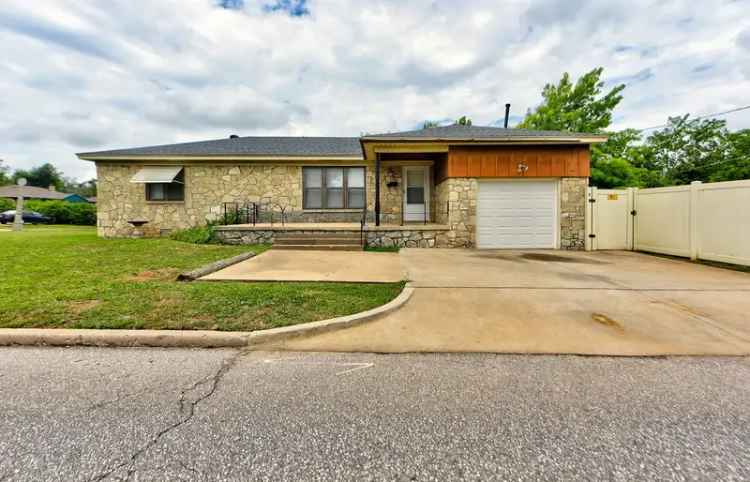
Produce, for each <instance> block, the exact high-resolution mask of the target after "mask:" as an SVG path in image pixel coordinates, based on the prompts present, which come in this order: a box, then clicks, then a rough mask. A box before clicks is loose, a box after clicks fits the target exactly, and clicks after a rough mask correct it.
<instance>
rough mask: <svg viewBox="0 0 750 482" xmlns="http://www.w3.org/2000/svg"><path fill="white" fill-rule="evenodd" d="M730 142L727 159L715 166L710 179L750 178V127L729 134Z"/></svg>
mask: <svg viewBox="0 0 750 482" xmlns="http://www.w3.org/2000/svg"><path fill="white" fill-rule="evenodd" d="M727 142H728V143H729V149H728V155H727V159H726V160H725V161H724V162H722V163H720V164H717V165H716V166H713V167H714V169H713V172H712V173H711V174H710V176H709V178H708V180H709V181H714V182H717V181H735V180H739V179H750V129H742V130H740V131H736V132H730V133H729V134H727Z"/></svg>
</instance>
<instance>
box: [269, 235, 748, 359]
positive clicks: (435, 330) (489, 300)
mask: <svg viewBox="0 0 750 482" xmlns="http://www.w3.org/2000/svg"><path fill="white" fill-rule="evenodd" d="M400 256H401V264H402V266H403V267H404V269H405V271H406V272H407V274H408V277H409V279H410V280H411V282H412V285H413V286H414V287H415V293H414V295H413V296H412V298H411V300H410V301H409V302H408V303H407V304H406V305H404V307H402V308H401V309H400V310H398V311H396V312H394V313H392V314H390V315H388V316H387V317H385V318H382V319H380V320H377V321H374V322H371V323H368V324H365V325H362V326H358V327H355V328H351V329H346V330H342V331H338V332H332V333H326V334H322V335H318V336H313V337H310V338H302V339H296V340H289V341H286V342H284V343H283V344H282V345H280V346H278V347H276V348H281V349H290V350H312V351H351V352H384V353H397V352H496V353H566V354H586V355H623V356H639V355H747V354H750V316H748V313H750V274H748V273H742V272H737V271H732V270H726V269H721V268H715V267H710V266H704V265H700V264H695V263H690V262H687V261H682V260H675V259H667V258H662V257H657V256H651V255H646V254H640V253H632V252H625V251H600V252H594V253H587V252H560V251H501V250H487V251H480V250H458V249H454V250H450V249H405V250H402V251H401V253H400Z"/></svg>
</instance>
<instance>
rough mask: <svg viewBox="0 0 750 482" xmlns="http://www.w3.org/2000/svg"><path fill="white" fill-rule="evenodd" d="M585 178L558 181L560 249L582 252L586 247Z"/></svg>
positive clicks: (586, 186)
mask: <svg viewBox="0 0 750 482" xmlns="http://www.w3.org/2000/svg"><path fill="white" fill-rule="evenodd" d="M588 186H589V181H588V178H585V177H564V178H562V179H561V180H560V248H561V249H571V250H582V249H585V247H586V190H587V189H588Z"/></svg>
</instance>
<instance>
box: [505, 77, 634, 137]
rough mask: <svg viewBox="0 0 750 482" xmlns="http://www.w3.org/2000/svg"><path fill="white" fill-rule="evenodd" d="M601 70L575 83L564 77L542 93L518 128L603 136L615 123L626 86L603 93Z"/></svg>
mask: <svg viewBox="0 0 750 482" xmlns="http://www.w3.org/2000/svg"><path fill="white" fill-rule="evenodd" d="M603 70H604V69H603V68H602V67H598V68H596V69H594V70H592V71H591V72H588V73H586V74H584V75H583V76H581V78H579V79H578V80H577V81H576V82H575V84H573V82H572V81H571V79H570V74H568V73H567V72H566V73H564V74H563V76H562V79H560V81H559V82H558V83H557V84H547V85H545V86H544V89H543V90H542V98H543V99H544V100H543V101H542V104H541V105H540V106H538V107H537V108H536V109H535V110H533V111H529V112H528V113H527V114H526V117H525V118H524V120H523V121H522V122H521V123H520V124H519V125H518V127H520V128H523V129H538V130H559V131H572V132H591V133H601V132H604V130H605V129H606V128H607V127H609V125H610V124H611V123H612V111H614V109H615V107H617V104H619V103H620V101H621V100H622V95H620V93H621V92H622V90H623V89H624V88H625V86H624V85H617V86H615V87H613V88H612V89H611V90H610V91H609V92H607V93H606V94H602V91H603V89H604V81H602V80H601V76H602V72H603Z"/></svg>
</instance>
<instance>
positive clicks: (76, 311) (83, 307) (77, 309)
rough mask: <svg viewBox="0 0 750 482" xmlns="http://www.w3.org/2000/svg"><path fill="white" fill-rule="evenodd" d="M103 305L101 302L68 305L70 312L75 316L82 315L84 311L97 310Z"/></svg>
mask: <svg viewBox="0 0 750 482" xmlns="http://www.w3.org/2000/svg"><path fill="white" fill-rule="evenodd" d="M100 304H101V301H100V300H79V301H71V302H70V303H68V311H70V313H72V314H73V315H80V314H81V313H83V312H84V311H88V310H90V309H93V308H96V307H97V306H99V305H100Z"/></svg>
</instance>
